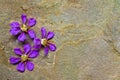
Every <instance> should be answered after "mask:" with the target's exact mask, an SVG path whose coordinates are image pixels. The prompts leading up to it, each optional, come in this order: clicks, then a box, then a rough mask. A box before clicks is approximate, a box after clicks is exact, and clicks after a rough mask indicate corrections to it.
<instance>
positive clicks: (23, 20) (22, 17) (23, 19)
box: [21, 14, 27, 24]
mask: <svg viewBox="0 0 120 80" xmlns="http://www.w3.org/2000/svg"><path fill="white" fill-rule="evenodd" d="M21 19H22V23H23V24H25V23H26V22H27V16H26V15H25V14H22V15H21Z"/></svg>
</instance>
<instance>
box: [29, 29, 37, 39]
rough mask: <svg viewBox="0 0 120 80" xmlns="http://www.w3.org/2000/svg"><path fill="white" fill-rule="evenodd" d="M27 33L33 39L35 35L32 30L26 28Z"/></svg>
mask: <svg viewBox="0 0 120 80" xmlns="http://www.w3.org/2000/svg"><path fill="white" fill-rule="evenodd" d="M28 34H29V36H30V38H32V39H34V38H35V37H36V34H35V32H34V30H28Z"/></svg>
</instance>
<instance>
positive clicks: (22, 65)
mask: <svg viewBox="0 0 120 80" xmlns="http://www.w3.org/2000/svg"><path fill="white" fill-rule="evenodd" d="M17 70H18V71H20V72H24V71H25V63H24V62H20V63H19V64H18V65H17Z"/></svg>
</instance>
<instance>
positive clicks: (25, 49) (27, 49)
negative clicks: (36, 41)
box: [23, 44, 31, 54]
mask: <svg viewBox="0 0 120 80" xmlns="http://www.w3.org/2000/svg"><path fill="white" fill-rule="evenodd" d="M23 49H24V52H25V54H27V53H28V52H29V51H30V50H31V46H30V44H25V45H24V47H23Z"/></svg>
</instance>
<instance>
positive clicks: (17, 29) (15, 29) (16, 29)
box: [10, 27, 21, 36]
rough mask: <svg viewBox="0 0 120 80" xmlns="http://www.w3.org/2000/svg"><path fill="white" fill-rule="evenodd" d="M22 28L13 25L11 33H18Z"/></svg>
mask: <svg viewBox="0 0 120 80" xmlns="http://www.w3.org/2000/svg"><path fill="white" fill-rule="evenodd" d="M20 31H21V30H20V28H19V27H12V28H11V29H10V33H11V34H12V35H14V36H15V35H17V34H18V33H19V32H20Z"/></svg>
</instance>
